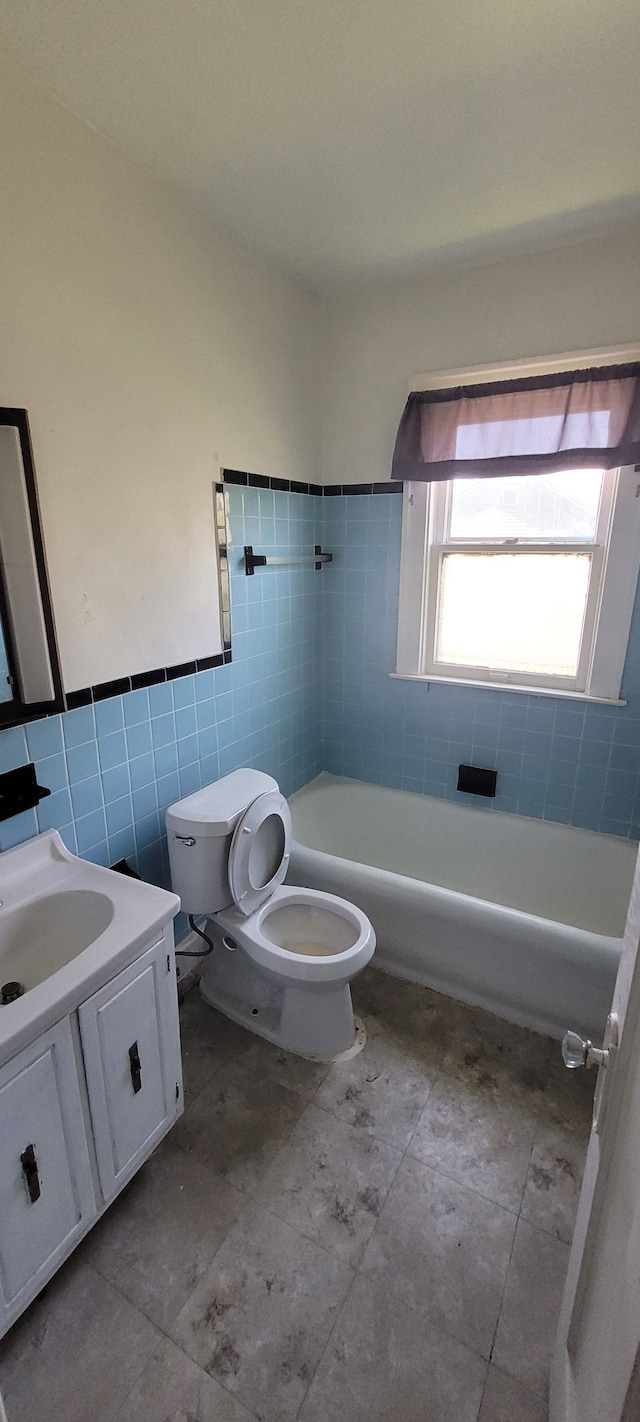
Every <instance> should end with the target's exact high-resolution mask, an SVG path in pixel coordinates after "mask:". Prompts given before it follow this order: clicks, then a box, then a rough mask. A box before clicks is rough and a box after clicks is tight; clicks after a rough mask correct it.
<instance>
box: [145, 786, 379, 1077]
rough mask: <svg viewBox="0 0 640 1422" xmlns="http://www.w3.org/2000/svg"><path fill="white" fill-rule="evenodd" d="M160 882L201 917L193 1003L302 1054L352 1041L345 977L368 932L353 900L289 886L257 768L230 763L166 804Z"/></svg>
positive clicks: (284, 815) (277, 811)
mask: <svg viewBox="0 0 640 1422" xmlns="http://www.w3.org/2000/svg"><path fill="white" fill-rule="evenodd" d="M166 824H167V837H168V841H169V860H170V864H171V882H172V886H173V888H174V890H175V892H176V893H177V894H179V895H180V898H181V900H182V908H183V911H184V912H185V913H188V914H194V915H203V914H207V916H210V921H209V925H208V930H207V931H208V932H209V933H210V935H211V937H212V938H213V940H214V943H215V950H214V952H213V953H211V954H210V955H209V956H208V957H207V958H205V960H204V966H203V970H202V975H201V978H200V992H201V994H202V997H203V998H204V1000H205V1002H208V1003H210V1004H211V1006H212V1007H218V1008H219V1009H220V1010H221V1011H222V1012H224V1013H226V1015H227V1016H228V1017H232V1018H233V1019H234V1020H235V1021H236V1022H242V1023H243V1025H244V1026H246V1027H251V1028H252V1030H253V1031H254V1032H258V1033H259V1034H260V1036H262V1037H267V1038H268V1039H269V1041H271V1042H277V1043H278V1044H279V1045H280V1046H282V1047H286V1048H287V1049H288V1050H289V1051H291V1052H298V1053H300V1054H301V1055H302V1056H306V1057H316V1058H320V1059H322V1060H327V1059H330V1058H332V1057H335V1056H338V1055H339V1054H340V1053H342V1052H345V1051H348V1050H349V1048H351V1047H352V1046H353V1044H354V1041H355V1023H354V1017H353V1008H352V1005H351V993H350V991H349V982H350V980H351V978H353V977H354V976H355V974H356V973H359V972H360V971H361V969H362V968H364V967H366V964H367V963H368V962H369V961H370V959H371V958H372V957H373V953H374V951H375V946H376V940H375V934H374V931H373V928H372V927H371V924H370V923H369V920H368V918H366V916H365V914H363V913H362V912H361V911H360V909H358V908H356V907H355V905H354V904H350V903H347V901H346V900H345V899H338V898H336V897H335V896H334V895H333V894H325V893H319V892H318V891H317V890H316V889H299V888H289V887H287V886H285V885H284V884H283V879H284V877H285V874H286V872H287V868H288V865H289V850H290V842H291V815H290V813H289V806H288V805H287V802H286V800H285V797H284V795H281V794H280V790H279V789H278V785H277V783H276V781H275V780H272V778H271V776H270V775H264V774H263V772H262V771H260V770H234V771H233V772H232V773H231V775H225V776H224V777H223V779H222V780H216V781H214V783H213V784H212V785H205V786H204V788H203V789H202V790H197V791H196V792H195V794H194V795H187V796H186V798H185V799H184V800H178V801H177V803H176V804H175V805H171V806H170V808H169V809H168V810H167V816H166Z"/></svg>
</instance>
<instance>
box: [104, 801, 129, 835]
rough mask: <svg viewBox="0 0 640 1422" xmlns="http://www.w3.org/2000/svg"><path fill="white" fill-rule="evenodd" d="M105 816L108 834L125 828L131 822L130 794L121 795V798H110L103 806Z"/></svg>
mask: <svg viewBox="0 0 640 1422" xmlns="http://www.w3.org/2000/svg"><path fill="white" fill-rule="evenodd" d="M105 816H106V820H107V832H108V834H110V835H111V834H117V833H118V830H122V829H126V828H127V827H128V826H129V825H132V824H133V806H132V804H131V796H130V795H123V796H122V799H121V800H112V801H111V803H110V804H109V805H106V806H105Z"/></svg>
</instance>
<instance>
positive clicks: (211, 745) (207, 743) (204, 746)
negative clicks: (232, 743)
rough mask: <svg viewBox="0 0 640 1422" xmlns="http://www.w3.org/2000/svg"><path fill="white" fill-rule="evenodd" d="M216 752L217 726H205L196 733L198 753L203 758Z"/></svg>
mask: <svg viewBox="0 0 640 1422" xmlns="http://www.w3.org/2000/svg"><path fill="white" fill-rule="evenodd" d="M217 753H218V728H217V726H207V727H206V729H205V730H204V731H200V732H199V733H198V754H199V756H201V758H202V759H203V760H205V759H206V758H207V756H213V755H217Z"/></svg>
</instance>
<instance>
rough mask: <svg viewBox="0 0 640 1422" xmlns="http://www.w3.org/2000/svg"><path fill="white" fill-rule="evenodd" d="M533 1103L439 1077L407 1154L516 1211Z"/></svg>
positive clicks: (533, 1119) (535, 1111)
mask: <svg viewBox="0 0 640 1422" xmlns="http://www.w3.org/2000/svg"><path fill="white" fill-rule="evenodd" d="M537 1118H538V1106H537V1102H535V1101H531V1102H529V1101H528V1100H526V1099H525V1100H514V1098H513V1097H512V1096H511V1095H510V1094H508V1093H505V1092H501V1091H500V1090H499V1089H498V1088H497V1087H496V1088H492V1089H488V1088H483V1087H480V1086H478V1085H477V1084H476V1082H475V1081H474V1080H473V1079H471V1080H459V1079H457V1078H456V1077H447V1076H441V1077H439V1079H438V1081H437V1082H436V1084H435V1086H434V1087H433V1088H432V1090H431V1092H430V1093H429V1096H428V1099H427V1103H426V1106H425V1108H424V1110H423V1112H422V1115H421V1117H420V1120H419V1122H418V1124H417V1126H416V1129H415V1131H414V1133H413V1136H412V1138H411V1143H410V1145H409V1154H410V1155H411V1156H415V1157H416V1159H418V1160H421V1161H423V1163H424V1164H425V1165H429V1166H431V1168H432V1169H433V1170H440V1171H442V1173H443V1175H449V1176H451V1178H452V1179H453V1180H457V1181H459V1183H460V1184H461V1185H467V1186H468V1187H469V1189H471V1190H477V1191H478V1192H479V1194H481V1195H486V1197H487V1198H488V1199H489V1200H494V1201H495V1203H496V1204H497V1205H504V1206H505V1208H506V1209H509V1210H515V1211H516V1212H517V1211H518V1210H519V1208H520V1201H521V1199H522V1192H523V1190H524V1184H525V1180H526V1176H527V1170H528V1168H529V1162H530V1159H531V1147H532V1145H533V1140H534V1135H535V1130H536V1123H537Z"/></svg>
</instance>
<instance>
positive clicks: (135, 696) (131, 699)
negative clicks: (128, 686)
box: [122, 686, 149, 726]
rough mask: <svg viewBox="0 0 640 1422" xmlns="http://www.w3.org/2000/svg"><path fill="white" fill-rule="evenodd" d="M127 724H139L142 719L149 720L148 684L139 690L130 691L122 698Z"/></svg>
mask: <svg viewBox="0 0 640 1422" xmlns="http://www.w3.org/2000/svg"><path fill="white" fill-rule="evenodd" d="M122 710H123V713H124V724H125V726H137V725H138V724H139V723H140V721H148V720H149V696H148V693H147V688H146V686H143V687H140V688H139V690H138V691H129V692H128V693H127V695H126V696H123V698H122Z"/></svg>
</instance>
